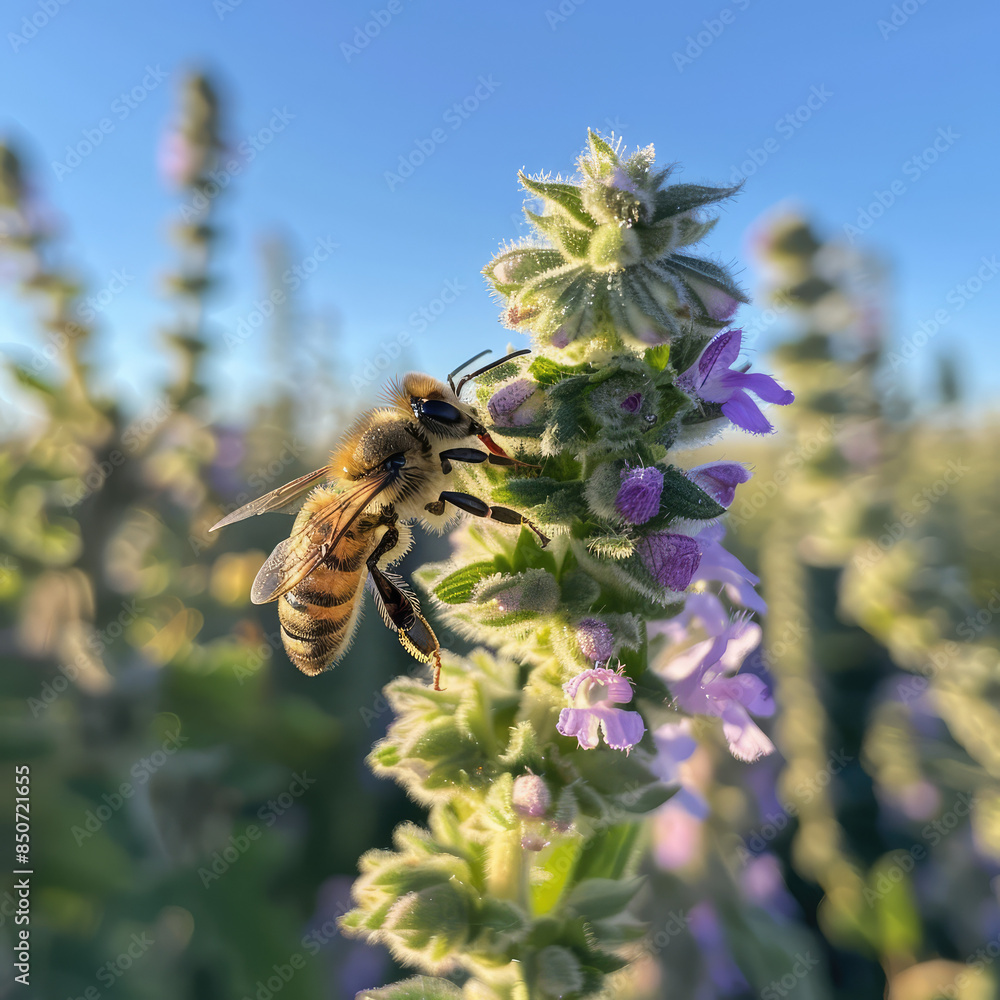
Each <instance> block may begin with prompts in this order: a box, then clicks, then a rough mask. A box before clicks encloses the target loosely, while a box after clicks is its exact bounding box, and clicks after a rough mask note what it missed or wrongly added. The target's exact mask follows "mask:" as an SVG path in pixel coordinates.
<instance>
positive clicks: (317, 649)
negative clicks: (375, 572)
mask: <svg viewBox="0 0 1000 1000" xmlns="http://www.w3.org/2000/svg"><path fill="white" fill-rule="evenodd" d="M375 540H376V539H375V538H374V537H373V535H372V533H371V532H370V531H357V530H352V531H350V532H348V534H347V535H345V536H344V537H343V538H342V539H341V540H340V542H339V543H338V544H337V548H336V551H335V552H331V553H330V555H329V556H328V557H327V558H326V560H325V561H324V562H322V563H320V565H319V566H317V567H316V568H315V569H314V570H313V571H312V572H311V573H310V574H309V575H308V576H307V577H306V578H305V579H304V580H303V581H302V582H301V583H300V584H299V585H298V586H297V587H295V588H294V589H292V590H290V591H289V592H288V593H287V594H285V596H284V597H282V598H281V599H280V600H279V601H278V621H279V622H280V623H281V641H282V642H283V643H284V645H285V652H286V653H288V658H289V659H290V660H291V661H292V663H294V664H295V666H297V667H298V668H299V670H301V671H302V672H303V673H305V674H309V675H313V674H318V673H321V672H322V671H324V670H327V669H328V668H329V667H331V666H333V664H334V662H335V661H336V660H338V659H339V658H340V657H341V656H342V655H343V654H344V653H346V652H347V649H348V647H349V646H350V644H351V639H353V638H354V630H355V628H356V627H357V624H358V614H359V612H360V610H361V599H362V597H363V596H364V593H363V592H364V587H365V582H366V580H367V577H368V566H367V565H366V563H365V560H366V559H367V558H368V555H369V553H370V552H371V551H372V548H373V546H374V543H375Z"/></svg>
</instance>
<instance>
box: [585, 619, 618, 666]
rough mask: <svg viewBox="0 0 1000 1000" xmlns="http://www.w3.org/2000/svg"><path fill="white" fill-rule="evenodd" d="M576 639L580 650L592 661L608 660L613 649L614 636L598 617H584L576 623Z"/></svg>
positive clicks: (602, 661)
mask: <svg viewBox="0 0 1000 1000" xmlns="http://www.w3.org/2000/svg"><path fill="white" fill-rule="evenodd" d="M576 641H577V643H578V644H579V646H580V652H581V653H583V655H584V656H585V657H586V658H587V659H588V660H590V661H591V662H593V663H604V662H606V661H607V660H610V659H611V657H612V655H613V654H614V651H615V637H614V635H612V632H611V629H610V628H609V627H608V625H607V623H606V622H602V621H601V620H600V619H598V618H584V619H583V621H582V622H580V623H579V624H578V625H577V627H576Z"/></svg>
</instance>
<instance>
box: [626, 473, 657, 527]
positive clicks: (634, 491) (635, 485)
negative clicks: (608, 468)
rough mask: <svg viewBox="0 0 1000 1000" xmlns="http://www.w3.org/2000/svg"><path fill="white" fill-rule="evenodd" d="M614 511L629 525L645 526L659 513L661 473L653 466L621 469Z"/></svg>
mask: <svg viewBox="0 0 1000 1000" xmlns="http://www.w3.org/2000/svg"><path fill="white" fill-rule="evenodd" d="M621 480H622V485H621V489H619V491H618V496H617V497H616V499H615V509H616V510H617V511H618V513H619V514H621V516H622V517H623V518H625V520H626V521H628V522H629V523H630V524H645V523H646V522H647V521H648V520H649V519H650V518H651V517H653V516H655V515H656V514H658V513H659V511H660V495H661V494H662V493H663V473H662V472H661V471H660V470H659V469H657V468H656V467H655V466H649V467H648V468H638V469H623V470H622V473H621Z"/></svg>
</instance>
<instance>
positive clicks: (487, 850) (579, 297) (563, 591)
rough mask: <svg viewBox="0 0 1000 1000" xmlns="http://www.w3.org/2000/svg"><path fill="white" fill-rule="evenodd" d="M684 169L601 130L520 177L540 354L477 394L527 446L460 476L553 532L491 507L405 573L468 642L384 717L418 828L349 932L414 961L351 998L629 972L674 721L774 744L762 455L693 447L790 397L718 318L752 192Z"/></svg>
mask: <svg viewBox="0 0 1000 1000" xmlns="http://www.w3.org/2000/svg"><path fill="white" fill-rule="evenodd" d="M670 175H671V168H667V169H663V170H657V169H655V167H654V154H653V148H652V147H651V146H648V147H646V148H644V149H640V150H638V151H637V152H634V153H632V154H631V155H630V156H627V157H626V156H624V154H623V152H622V151H621V148H620V144H619V145H617V146H613V145H611V144H610V143H609V142H607V141H606V140H605V139H603V138H601V137H600V136H598V135H596V134H595V133H593V132H591V133H590V134H589V137H588V145H587V148H586V149H585V151H584V153H583V155H582V156H581V157H580V159H579V161H578V171H577V173H576V175H575V176H574V177H573V178H572V179H569V180H563V179H559V178H556V179H552V178H549V177H547V176H539V177H527V176H523V175H522V176H521V178H520V180H521V184H522V185H523V187H524V189H525V191H526V193H527V196H528V198H529V200H530V204H531V206H532V207H531V208H530V209H529V208H526V209H525V214H526V215H527V218H528V220H529V221H530V223H531V225H532V226H533V228H534V230H535V233H536V235H535V236H534V237H533V238H531V239H528V240H525V241H524V242H521V243H518V244H515V245H512V246H507V247H505V248H503V249H502V250H501V251H500V252H499V253H498V254H497V255H496V256H495V257H494V258H493V260H492V261H491V262H490V263H489V264H488V265H487V267H486V268H485V269H484V272H483V273H484V274H485V276H486V279H487V281H488V283H489V284H490V286H491V288H492V290H493V292H494V293H495V295H496V297H497V298H498V299H499V301H500V303H501V305H502V307H503V313H502V318H503V321H504V323H505V324H506V325H507V326H508V327H509V328H510V329H511V330H513V331H515V332H516V333H517V334H519V335H526V336H530V338H531V348H532V353H531V354H530V355H528V356H526V357H522V358H518V359H515V360H512V361H509V362H507V363H505V364H503V365H502V366H500V367H498V368H496V369H494V370H492V371H490V372H488V373H487V374H486V375H484V376H482V377H481V378H480V379H479V380H478V382H477V383H476V389H475V392H476V393H477V394H478V397H477V399H475V400H473V402H474V403H475V405H477V407H478V408H479V412H480V414H481V415H482V416H483V418H484V420H485V422H486V424H487V427H488V430H489V433H490V435H491V436H492V437H493V438H494V439H495V441H496V442H497V443H499V444H500V445H502V446H503V447H504V448H505V450H506V451H507V452H508V454H510V455H512V456H515V457H516V458H517V459H518V461H519V462H520V463H522V464H520V465H518V466H516V467H513V468H493V467H486V466H482V467H480V466H477V467H475V468H472V469H471V471H467V470H463V471H462V472H461V473H460V475H461V477H462V487H461V488H465V489H469V490H470V491H471V492H473V493H475V494H476V495H477V496H482V497H484V498H486V499H488V501H489V502H491V503H494V504H502V505H506V506H510V507H513V508H515V509H517V510H519V511H523V512H524V513H525V514H526V515H527V516H528V517H530V518H531V519H532V520H533V521H534V523H535V524H537V525H538V526H539V527H540V528H541V529H542V531H543V532H544V533H545V534H546V535H548V536H550V537H551V542H550V544H548V545H547V546H545V547H543V546H542V545H541V543H540V540H539V539H538V537H537V536H536V535H535V534H533V533H532V532H531V531H529V530H526V529H522V530H521V531H520V533H519V534H518V533H516V532H514V531H513V530H512V529H511V528H510V527H509V526H504V525H498V526H493V525H492V524H490V523H488V522H484V521H477V522H476V523H474V524H469V525H466V526H464V527H463V528H462V529H460V530H459V531H457V532H456V533H455V536H454V544H455V550H454V555H453V557H452V559H451V560H450V561H449V562H447V563H444V564H437V565H431V566H426V567H424V568H423V569H422V570H419V571H418V572H417V574H416V579H417V581H418V582H419V584H420V585H421V586H422V587H423V588H424V590H425V591H426V592H427V593H428V594H429V595H430V602H429V603H430V605H431V608H430V610H431V611H432V612H433V614H434V615H435V616H436V619H437V621H438V622H439V623H440V624H441V625H442V626H444V628H445V629H447V630H450V632H451V633H452V634H453V635H455V634H457V635H458V636H461V637H464V638H465V639H468V640H470V641H471V643H472V644H474V646H475V648H474V650H473V651H472V652H471V653H469V654H468V655H466V656H457V655H450V654H446V655H445V658H444V670H443V674H442V687H443V690H440V691H436V690H433V689H432V688H431V687H430V686H428V685H427V684H426V683H425V682H424V681H423V680H419V679H415V678H400V679H397V680H395V681H393V682H392V683H390V684H389V685H388V687H387V689H386V698H387V701H388V703H389V705H390V706H391V708H392V710H393V712H394V718H393V721H392V723H391V725H390V727H389V730H388V733H387V735H386V737H385V738H384V739H383V740H382V741H381V742H380V743H378V744H377V745H376V746H375V748H374V749H373V751H372V753H371V755H370V757H369V764H370V766H371V768H372V770H373V771H374V772H375V773H376V774H378V775H382V776H386V777H391V778H392V779H394V780H395V781H397V782H399V783H400V784H401V785H402V786H403V787H404V788H405V789H406V791H407V792H408V793H409V794H410V795H411V796H412V797H413V798H414V799H415V800H416V801H417V802H419V803H420V804H422V805H423V806H425V807H426V808H427V810H428V818H427V824H426V826H424V827H418V826H415V825H411V824H405V825H403V826H401V827H400V828H399V829H398V830H397V831H396V834H395V844H394V848H393V849H392V850H375V851H371V852H369V853H368V854H366V855H365V856H364V857H363V858H362V859H361V863H360V869H361V875H360V878H359V879H358V880H357V882H356V884H355V887H354V901H355V908H354V909H353V910H352V911H350V912H349V913H348V914H347V915H346V916H345V917H344V918H343V919H342V927H343V929H344V931H345V932H347V933H350V934H355V935H359V936H362V937H365V938H367V939H368V940H370V941H373V942H382V943H384V944H385V945H387V946H388V947H389V948H390V949H391V951H392V953H393V954H394V955H395V956H396V958H397V959H399V960H400V961H401V962H402V963H404V964H406V965H408V966H412V967H413V968H414V969H415V970H416V971H417V972H419V973H420V974H419V975H417V976H416V977H415V978H412V979H409V980H406V981H405V982H402V983H396V984H394V985H391V986H386V987H382V988H379V989H372V990H370V991H367V992H364V993H362V994H360V996H362V997H371V998H392V1000H403V998H416V997H420V998H424V1000H432V998H434V1000H438V998H441V1000H443V998H458V997H461V998H464V1000H540V998H549V997H561V998H564V1000H572V998H577V997H581V998H582V997H588V996H595V995H598V994H600V993H602V992H603V991H607V990H608V989H612V988H613V984H614V977H615V976H616V975H618V974H619V971H620V970H623V969H625V968H626V967H627V965H628V962H629V954H630V949H634V948H635V946H636V944H635V943H636V942H638V941H640V940H641V939H642V937H643V935H644V933H645V928H644V925H643V924H642V923H641V921H639V920H638V919H637V918H636V917H635V916H634V915H633V913H632V912H631V911H630V904H632V902H633V899H634V897H635V896H636V893H637V892H638V890H639V889H640V887H641V885H642V879H641V878H640V877H637V872H638V868H639V864H640V861H641V857H642V849H643V843H644V841H643V837H642V831H643V821H644V818H645V817H646V816H648V814H649V813H650V812H651V811H652V810H654V809H656V808H658V807H659V806H660V805H662V804H663V803H664V802H665V801H666V800H667V799H668V798H669V797H670V796H671V795H672V794H673V793H674V792H675V791H676V790H677V779H676V773H677V767H676V759H673V758H671V754H672V753H674V754H675V756H676V753H675V750H674V749H672V748H676V747H677V746H678V744H679V742H684V741H678V740H675V739H672V738H671V737H672V736H673V735H676V734H678V733H681V732H685V733H686V732H687V731H688V729H687V728H686V727H688V725H689V723H690V719H691V717H692V716H698V717H702V718H703V719H706V720H710V724H708V725H705V726H700V727H698V733H699V734H702V733H704V732H707V733H708V734H709V735H708V736H703V735H699V738H718V739H720V740H725V741H726V742H728V744H729V746H730V748H731V750H732V752H733V753H734V755H735V756H737V757H739V758H741V759H743V760H753V759H755V758H756V757H758V756H760V755H761V754H764V753H768V752H770V750H771V749H773V747H772V745H771V743H770V741H769V740H768V738H767V736H766V735H765V734H764V733H763V731H762V730H761V729H760V728H759V727H758V726H757V724H756V722H754V720H753V718H752V716H753V715H758V716H759V715H767V714H770V713H771V712H772V711H773V704H772V702H771V699H770V693H769V691H768V690H767V688H766V685H765V684H764V682H763V681H762V680H761V679H760V678H759V677H757V676H755V675H753V674H749V673H741V672H740V665H741V662H742V659H743V657H744V656H745V655H746V654H747V653H748V652H749V651H750V650H751V649H753V648H754V646H755V645H757V644H758V643H759V640H760V626H759V625H758V624H757V622H756V621H755V620H754V614H755V613H756V614H759V613H761V612H762V611H763V610H764V605H763V603H762V602H761V600H760V598H759V596H758V595H757V593H756V591H755V590H754V585H755V584H756V583H757V582H758V581H757V579H756V577H754V576H753V575H752V574H751V573H750V572H749V571H748V570H747V569H745V568H744V567H743V566H742V565H741V564H740V563H739V562H738V561H737V560H736V559H735V558H734V557H733V556H732V555H730V554H729V553H728V552H726V551H725V549H724V548H723V547H722V539H723V534H724V527H723V525H722V521H721V519H722V518H723V515H724V514H725V512H726V508H727V507H728V506H729V505H730V504H731V503H732V502H733V497H734V493H735V490H736V489H737V487H738V486H739V484H740V483H743V482H745V481H746V480H747V479H748V478H749V471H748V470H747V468H746V467H745V466H744V465H742V464H740V463H738V462H733V461H725V462H721V461H720V462H712V463H709V464H708V465H701V466H698V467H694V468H692V467H690V466H685V463H684V461H683V453H684V451H685V450H688V449H690V448H691V447H692V446H694V445H700V444H703V443H704V442H705V441H707V440H709V439H711V438H712V437H714V436H716V435H717V434H719V433H720V432H722V431H724V430H726V429H731V428H732V427H736V428H738V429H741V430H743V431H746V432H749V433H752V434H762V433H767V432H769V431H771V430H772V427H771V425H770V423H769V421H768V420H767V418H766V417H765V415H764V413H763V412H762V410H761V408H760V406H759V405H758V400H763V401H765V402H770V403H777V404H786V403H789V402H791V400H792V394H791V393H790V392H788V391H786V390H784V389H782V388H781V387H780V386H779V385H778V384H777V383H776V382H775V381H774V380H773V379H772V378H770V376H767V375H763V374H755V373H751V372H749V371H747V368H748V366H747V365H744V364H738V357H739V354H740V349H741V334H740V331H739V330H736V329H731V328H729V326H728V324H729V320H730V319H731V318H732V317H733V315H734V313H735V312H736V310H737V308H738V307H739V305H740V303H741V302H745V301H746V297H745V295H744V293H743V292H742V291H741V290H740V289H739V287H738V286H737V285H736V283H735V282H734V280H733V278H732V277H731V275H730V274H729V272H728V271H727V270H726V268H725V267H723V266H722V265H720V264H719V263H715V262H712V261H710V260H706V259H704V258H703V257H700V256H696V255H695V254H694V251H693V247H694V245H695V244H698V243H699V242H700V241H702V240H703V239H704V238H705V237H706V236H707V234H708V233H709V232H710V230H711V229H712V226H713V224H714V221H715V220H714V218H713V217H711V215H710V213H709V211H708V209H709V207H710V206H712V205H714V204H716V203H718V202H721V201H723V200H724V199H727V198H729V197H731V196H732V195H734V194H735V193H736V189H735V188H716V187H705V186H701V185H697V184H670V183H669V179H670ZM517 346H524V344H523V343H522V344H518V345H517ZM531 466H534V467H535V468H532V467H531ZM470 468H471V467H470ZM442 632H443V634H447V633H444V629H443V630H442ZM713 734H717V736H713ZM688 752H689V751H688Z"/></svg>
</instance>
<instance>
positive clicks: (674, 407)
mask: <svg viewBox="0 0 1000 1000" xmlns="http://www.w3.org/2000/svg"><path fill="white" fill-rule="evenodd" d="M689 403H690V399H689V398H688V396H687V395H686V394H685V393H683V392H682V391H681V390H680V389H678V388H677V387H676V386H673V385H665V386H661V387H660V388H659V390H658V391H657V400H656V415H657V417H658V418H659V425H660V426H661V427H662V426H663V425H664V424H666V423H669V421H671V420H673V419H674V417H675V416H676V415H677V413H678V411H679V410H681V409H682V408H683V407H685V406H687V405H688V404H689Z"/></svg>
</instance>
